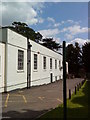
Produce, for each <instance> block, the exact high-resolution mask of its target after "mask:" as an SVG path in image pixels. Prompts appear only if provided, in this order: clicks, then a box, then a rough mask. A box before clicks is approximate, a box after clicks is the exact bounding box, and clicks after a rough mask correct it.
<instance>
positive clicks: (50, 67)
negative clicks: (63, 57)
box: [50, 58, 52, 69]
mask: <svg viewBox="0 0 90 120" xmlns="http://www.w3.org/2000/svg"><path fill="white" fill-rule="evenodd" d="M50 69H52V58H50Z"/></svg>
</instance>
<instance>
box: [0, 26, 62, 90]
mask: <svg viewBox="0 0 90 120" xmlns="http://www.w3.org/2000/svg"><path fill="white" fill-rule="evenodd" d="M0 36H1V37H0V92H7V91H11V90H15V89H21V88H25V87H27V88H30V87H31V86H36V85H42V84H48V83H52V82H54V81H56V80H60V79H62V75H63V74H62V69H61V68H62V55H61V54H59V53H57V52H55V51H52V50H50V49H48V48H46V47H44V46H42V45H40V44H38V43H36V42H34V41H32V40H27V38H26V37H24V36H22V35H20V34H18V33H17V32H14V31H13V30H11V29H9V28H2V29H0Z"/></svg>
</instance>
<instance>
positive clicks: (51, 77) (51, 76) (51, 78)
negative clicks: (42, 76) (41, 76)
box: [50, 73, 53, 83]
mask: <svg viewBox="0 0 90 120" xmlns="http://www.w3.org/2000/svg"><path fill="white" fill-rule="evenodd" d="M50 80H51V83H52V82H53V74H52V73H50Z"/></svg>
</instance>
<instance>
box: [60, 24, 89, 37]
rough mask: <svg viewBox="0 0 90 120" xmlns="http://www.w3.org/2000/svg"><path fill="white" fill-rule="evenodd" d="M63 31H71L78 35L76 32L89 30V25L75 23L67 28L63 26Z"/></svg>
mask: <svg viewBox="0 0 90 120" xmlns="http://www.w3.org/2000/svg"><path fill="white" fill-rule="evenodd" d="M62 32H69V33H71V34H72V35H76V34H80V33H86V32H88V28H87V27H83V28H81V26H80V25H74V26H70V27H67V28H63V30H62Z"/></svg>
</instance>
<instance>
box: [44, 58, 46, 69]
mask: <svg viewBox="0 0 90 120" xmlns="http://www.w3.org/2000/svg"><path fill="white" fill-rule="evenodd" d="M43 69H46V57H43Z"/></svg>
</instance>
